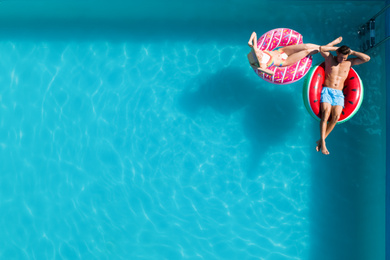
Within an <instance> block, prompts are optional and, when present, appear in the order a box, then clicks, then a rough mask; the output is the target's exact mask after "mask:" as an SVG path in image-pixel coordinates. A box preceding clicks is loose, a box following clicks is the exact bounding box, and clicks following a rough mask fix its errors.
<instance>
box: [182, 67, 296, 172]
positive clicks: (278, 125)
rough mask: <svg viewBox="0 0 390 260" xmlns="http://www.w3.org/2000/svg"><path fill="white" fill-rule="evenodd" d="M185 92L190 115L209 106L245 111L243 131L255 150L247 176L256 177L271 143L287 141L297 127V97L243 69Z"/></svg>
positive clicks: (214, 77)
mask: <svg viewBox="0 0 390 260" xmlns="http://www.w3.org/2000/svg"><path fill="white" fill-rule="evenodd" d="M193 84H194V85H193V86H190V87H189V88H188V89H186V90H184V91H183V94H182V96H181V99H180V105H181V107H182V109H183V110H184V111H185V112H186V113H187V114H189V115H190V116H195V115H196V114H197V113H198V112H199V110H201V109H203V108H205V107H210V108H212V109H214V110H216V111H218V112H219V113H221V114H224V115H229V114H231V113H233V112H235V111H238V110H240V109H242V110H243V121H242V125H243V131H244V134H245V135H246V136H247V138H248V139H249V140H250V141H251V144H252V152H251V155H250V159H249V160H250V161H249V162H248V169H247V175H248V177H249V178H251V179H252V178H256V177H257V175H258V170H257V169H258V165H259V162H260V161H261V159H262V156H263V155H264V154H265V153H266V152H267V150H268V148H269V147H270V146H275V145H279V144H280V143H282V142H284V141H285V139H286V138H287V136H288V135H289V133H290V131H292V130H293V129H294V128H295V127H296V122H297V115H298V111H297V109H296V108H297V107H298V100H296V99H295V98H294V97H292V96H291V93H288V92H285V91H280V90H278V89H277V87H279V86H274V85H271V84H269V83H267V82H265V81H262V80H261V79H259V78H256V76H255V75H253V80H251V79H248V78H247V77H245V76H244V72H243V71H242V69H240V68H235V67H229V68H226V69H222V70H220V71H218V72H217V73H215V74H213V75H211V76H209V77H207V78H206V79H203V75H202V76H201V77H200V79H199V80H198V82H194V83H193Z"/></svg>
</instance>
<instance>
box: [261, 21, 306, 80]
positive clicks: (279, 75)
mask: <svg viewBox="0 0 390 260" xmlns="http://www.w3.org/2000/svg"><path fill="white" fill-rule="evenodd" d="M302 43H303V40H302V35H301V34H300V33H298V32H296V31H294V30H291V29H286V28H278V29H274V30H271V31H269V32H266V33H265V34H263V35H262V36H261V37H260V38H259V40H258V41H257V47H258V48H259V49H260V50H262V51H263V50H268V51H272V50H274V49H275V48H278V47H284V46H289V45H297V44H302ZM311 63H312V57H311V56H306V57H305V58H303V59H301V60H300V61H298V62H296V63H294V64H292V65H290V66H287V67H275V66H270V67H268V69H269V70H272V71H273V72H274V73H275V74H274V75H272V76H271V75H268V74H266V73H264V72H261V71H259V70H256V69H255V70H254V71H255V72H256V74H257V75H258V76H259V77H260V78H262V79H264V80H266V81H268V82H270V83H274V84H290V83H293V82H295V81H297V80H300V79H301V78H302V77H304V76H305V75H306V73H307V72H308V71H309V69H310V67H311Z"/></svg>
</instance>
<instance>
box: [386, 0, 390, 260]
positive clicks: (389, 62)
mask: <svg viewBox="0 0 390 260" xmlns="http://www.w3.org/2000/svg"><path fill="white" fill-rule="evenodd" d="M389 4H390V0H386V6H387V5H389ZM388 36H390V9H387V11H386V37H388ZM389 75H390V41H389V40H388V41H387V42H386V118H387V119H386V259H387V260H389V259H390V190H389V189H390V120H389V118H388V115H390V102H389V100H390V91H389V89H390V79H389Z"/></svg>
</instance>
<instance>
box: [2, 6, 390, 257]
mask: <svg viewBox="0 0 390 260" xmlns="http://www.w3.org/2000/svg"><path fill="white" fill-rule="evenodd" d="M279 3H280V5H279V9H278V11H276V12H274V6H273V5H270V4H269V3H267V2H266V1H260V2H258V1H256V2H252V1H247V2H245V3H244V4H243V2H241V1H229V2H228V3H226V1H212V2H209V1H198V2H191V3H185V4H184V3H181V2H179V1H169V2H157V1H153V2H152V1H149V2H147V3H143V4H134V3H128V2H125V1H119V0H117V1H114V2H110V3H107V2H105V1H82V2H76V1H68V2H62V1H57V2H51V1H38V2H34V3H30V2H27V1H14V2H10V1H3V2H1V4H0V5H2V8H0V13H1V14H2V15H1V16H0V20H1V23H0V24H1V25H0V27H1V28H2V30H3V32H4V33H3V34H2V35H1V38H0V46H1V48H0V52H1V54H2V55H1V57H2V60H1V61H0V66H1V69H2V71H3V73H2V76H1V77H0V83H1V86H2V87H1V90H0V101H1V107H2V112H1V119H0V122H1V126H2V127H1V135H0V154H1V158H2V174H1V177H0V212H2V213H3V214H2V216H1V217H0V221H1V222H0V223H1V225H0V227H1V229H0V230H1V235H0V256H1V258H4V259H185V258H189V259H239V258H241V259H267V260H274V259H283V260H284V259H302V260H306V259H317V260H325V259H332V260H337V259H384V255H385V239H384V237H385V232H384V226H385V184H384V183H385V181H384V180H385V165H386V160H385V144H384V143H385V124H386V123H385V118H386V117H385V111H384V109H382V108H383V107H384V106H385V102H386V100H385V93H386V91H385V84H386V80H385V78H384V77H381V75H384V74H385V70H384V66H383V65H384V64H385V60H384V57H385V56H384V46H382V47H379V48H378V49H375V50H374V51H373V52H372V53H370V55H371V61H370V63H368V64H364V65H361V66H358V67H356V70H357V72H358V73H359V75H360V76H361V78H362V79H363V82H364V84H365V91H366V92H365V100H364V101H363V104H362V107H361V109H360V111H359V113H358V114H357V115H356V116H355V117H354V118H353V119H351V120H350V121H348V122H347V123H344V124H342V125H340V126H337V128H336V130H335V131H334V133H332V135H333V136H331V137H330V138H329V141H328V144H329V147H328V148H329V150H330V152H331V156H329V157H324V156H321V155H320V154H318V153H316V152H314V147H315V141H316V140H317V139H318V132H319V131H318V123H317V122H316V121H314V120H313V119H312V118H311V117H310V115H309V114H308V113H307V112H306V110H305V107H304V104H303V102H302V97H301V88H302V83H303V82H302V81H299V82H297V83H294V84H291V85H286V86H274V85H271V84H269V83H266V82H264V81H261V80H260V79H259V78H257V77H256V75H255V74H254V73H253V71H252V70H251V69H250V67H249V66H248V64H247V61H246V53H247V52H248V49H249V48H248V47H247V45H246V42H247V40H248V38H249V36H250V33H251V32H252V31H257V32H258V33H259V34H260V33H261V32H265V31H266V30H269V29H273V28H278V27H291V28H293V29H295V30H297V31H298V32H300V33H302V35H303V36H304V41H305V42H313V43H321V44H324V43H327V42H329V41H330V40H333V39H334V38H336V37H338V36H340V35H342V36H343V37H344V41H345V43H348V44H350V46H351V48H352V49H356V48H358V46H359V43H358V41H357V38H356V29H357V27H358V26H359V25H360V24H361V23H363V22H366V21H367V20H368V19H369V18H371V16H372V15H374V14H375V13H376V12H378V11H379V10H380V9H381V8H383V7H384V5H385V2H384V1H375V2H367V1H352V2H351V1H349V2H334V1H328V2H324V1H321V2H315V3H313V2H309V1H297V2H293V3H292V2H288V1H280V2H279ZM161 10H163V11H164V12H162V11H161ZM314 10H315V12H314ZM368 10H369V11H368ZM270 13H274V15H273V16H270V15H269V14H270ZM297 14H299V15H297ZM351 17H353V18H351ZM321 60H322V59H321V57H319V56H315V57H314V61H315V62H314V63H317V62H320V61H321ZM372 71H379V72H380V73H377V74H373V73H372Z"/></svg>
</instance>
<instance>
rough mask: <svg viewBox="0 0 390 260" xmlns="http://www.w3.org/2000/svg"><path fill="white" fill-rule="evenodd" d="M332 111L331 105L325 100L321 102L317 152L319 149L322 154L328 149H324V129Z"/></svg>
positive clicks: (326, 152)
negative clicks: (319, 136)
mask: <svg viewBox="0 0 390 260" xmlns="http://www.w3.org/2000/svg"><path fill="white" fill-rule="evenodd" d="M331 112H332V105H331V104H329V103H326V102H323V103H321V122H320V135H321V138H320V140H318V141H317V147H316V150H317V152H319V151H321V152H322V153H323V154H329V152H328V149H326V145H325V139H326V132H327V131H326V130H327V126H328V119H329V116H330V114H331Z"/></svg>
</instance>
